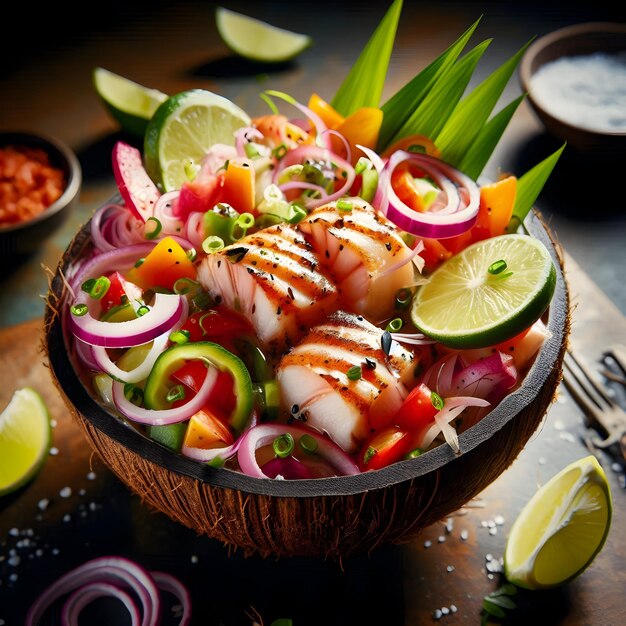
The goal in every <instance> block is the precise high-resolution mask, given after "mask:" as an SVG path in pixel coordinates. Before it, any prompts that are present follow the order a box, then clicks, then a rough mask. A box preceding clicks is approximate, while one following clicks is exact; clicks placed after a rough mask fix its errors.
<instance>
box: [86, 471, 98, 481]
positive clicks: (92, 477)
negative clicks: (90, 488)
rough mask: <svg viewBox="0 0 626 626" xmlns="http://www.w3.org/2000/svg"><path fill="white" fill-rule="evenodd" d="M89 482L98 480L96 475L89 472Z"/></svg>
mask: <svg viewBox="0 0 626 626" xmlns="http://www.w3.org/2000/svg"><path fill="white" fill-rule="evenodd" d="M87 480H96V473H95V472H89V474H87Z"/></svg>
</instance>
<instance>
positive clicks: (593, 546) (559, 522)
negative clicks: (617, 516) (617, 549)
mask: <svg viewBox="0 0 626 626" xmlns="http://www.w3.org/2000/svg"><path fill="white" fill-rule="evenodd" d="M612 512H613V505H612V501H611V491H610V488H609V484H608V481H607V478H606V474H605V473H604V470H603V469H602V466H601V465H600V464H599V463H598V461H597V460H596V458H595V457H594V456H592V455H590V456H587V457H584V458H582V459H579V460H578V461H574V462H573V463H570V464H569V465H568V466H567V467H565V468H564V469H563V470H561V471H560V472H559V473H558V474H556V475H555V476H553V477H552V478H551V479H550V480H549V481H548V482H547V483H545V484H544V485H543V486H542V487H541V488H540V489H539V490H538V491H537V492H536V493H535V495H534V496H533V497H532V498H531V499H530V500H529V501H528V503H527V504H526V505H525V506H524V508H523V509H522V512H521V513H520V515H519V516H518V517H517V518H516V520H515V522H514V523H513V526H512V527H511V532H510V533H509V537H508V539H507V543H506V548H505V554H504V573H505V576H506V577H507V579H508V580H509V581H510V582H512V583H513V584H515V585H518V586H520V587H525V588H526V589H547V588H550V587H556V586H558V585H561V584H563V583H565V582H568V581H570V580H572V579H573V578H575V577H576V576H578V575H579V574H581V573H582V572H583V571H584V570H585V569H586V568H587V567H588V566H589V565H590V564H591V562H592V561H593V559H594V558H595V556H596V555H597V554H598V552H600V550H601V549H602V546H603V545H604V542H605V541H606V538H607V536H608V533H609V528H610V526H611V516H612Z"/></svg>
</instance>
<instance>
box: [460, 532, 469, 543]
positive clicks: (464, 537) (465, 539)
mask: <svg viewBox="0 0 626 626" xmlns="http://www.w3.org/2000/svg"><path fill="white" fill-rule="evenodd" d="M468 538H469V531H468V530H466V529H463V530H462V531H461V539H462V540H463V541H467V539H468Z"/></svg>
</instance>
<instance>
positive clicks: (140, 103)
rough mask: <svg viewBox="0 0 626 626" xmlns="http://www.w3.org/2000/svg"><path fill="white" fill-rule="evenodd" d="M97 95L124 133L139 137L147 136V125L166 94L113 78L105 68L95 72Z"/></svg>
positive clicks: (125, 79)
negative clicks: (145, 134)
mask: <svg viewBox="0 0 626 626" xmlns="http://www.w3.org/2000/svg"><path fill="white" fill-rule="evenodd" d="M93 82H94V86H95V88H96V92H97V93H98V95H99V96H100V98H101V99H102V101H103V103H104V105H105V107H106V108H107V110H108V111H109V113H110V114H111V116H112V117H113V119H115V120H116V121H117V122H118V123H119V124H120V126H121V127H122V129H123V130H125V131H126V132H128V133H131V134H133V135H136V136H138V137H142V138H143V136H144V133H145V132H146V127H147V125H148V121H149V120H150V118H151V117H152V116H153V115H154V112H155V111H156V110H157V108H158V106H159V104H161V103H162V102H164V101H165V100H166V99H167V94H164V93H162V92H161V91H158V90H157V89H149V88H148V87H144V86H143V85H139V84H138V83H135V82H133V81H132V80H129V79H128V78H125V77H124V76H120V75H119V74H114V73H113V72H110V71H109V70H106V69H104V68H103V67H97V68H96V69H95V70H94V71H93Z"/></svg>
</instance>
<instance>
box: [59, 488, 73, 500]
mask: <svg viewBox="0 0 626 626" xmlns="http://www.w3.org/2000/svg"><path fill="white" fill-rule="evenodd" d="M59 495H60V496H61V497H62V498H69V497H70V496H71V495H72V488H71V487H63V489H61V491H59Z"/></svg>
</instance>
